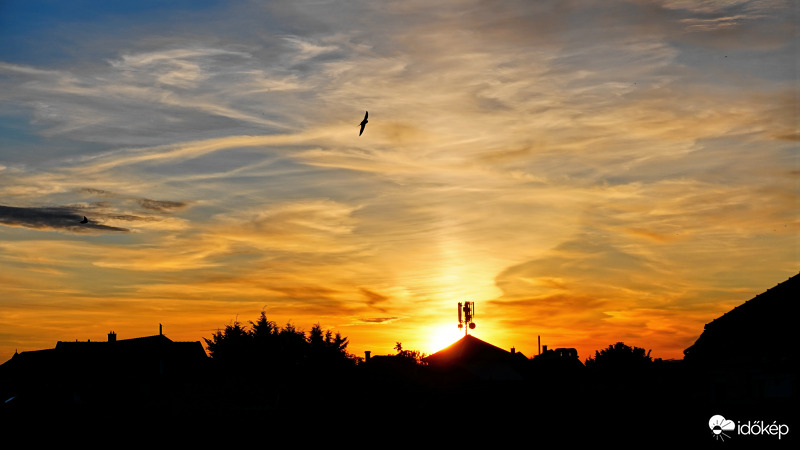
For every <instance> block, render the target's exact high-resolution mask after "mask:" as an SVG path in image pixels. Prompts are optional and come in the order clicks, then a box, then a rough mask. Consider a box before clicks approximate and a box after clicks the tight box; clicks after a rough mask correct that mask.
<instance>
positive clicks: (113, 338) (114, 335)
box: [108, 331, 117, 342]
mask: <svg viewBox="0 0 800 450" xmlns="http://www.w3.org/2000/svg"><path fill="white" fill-rule="evenodd" d="M108 342H117V333H114V332H113V331H112V332H110V333H108Z"/></svg>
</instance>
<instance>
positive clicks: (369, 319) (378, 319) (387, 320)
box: [359, 317, 399, 323]
mask: <svg viewBox="0 0 800 450" xmlns="http://www.w3.org/2000/svg"><path fill="white" fill-rule="evenodd" d="M398 319H399V317H365V318H361V319H359V320H360V321H361V322H364V323H391V322H394V321H395V320H398Z"/></svg>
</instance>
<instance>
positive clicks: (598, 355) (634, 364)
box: [586, 342, 653, 371]
mask: <svg viewBox="0 0 800 450" xmlns="http://www.w3.org/2000/svg"><path fill="white" fill-rule="evenodd" d="M594 355H595V356H594V358H591V357H590V358H588V359H587V360H586V367H587V368H594V369H599V370H613V371H630V370H638V369H643V368H646V367H649V366H650V365H651V363H652V362H653V360H652V358H650V351H648V352H647V353H646V354H645V350H644V349H643V348H639V347H630V346H628V345H625V344H624V343H622V342H617V343H616V344H614V345H609V346H608V347H607V348H604V349H602V350H600V351H595V352H594Z"/></svg>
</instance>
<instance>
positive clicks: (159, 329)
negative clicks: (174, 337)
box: [158, 324, 164, 336]
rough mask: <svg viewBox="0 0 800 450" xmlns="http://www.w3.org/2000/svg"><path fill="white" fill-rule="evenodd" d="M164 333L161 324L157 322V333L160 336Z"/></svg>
mask: <svg viewBox="0 0 800 450" xmlns="http://www.w3.org/2000/svg"><path fill="white" fill-rule="evenodd" d="M163 334H164V333H163V332H162V328H161V324H158V335H159V336H161V335H163Z"/></svg>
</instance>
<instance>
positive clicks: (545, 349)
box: [542, 345, 547, 353]
mask: <svg viewBox="0 0 800 450" xmlns="http://www.w3.org/2000/svg"><path fill="white" fill-rule="evenodd" d="M542 351H543V352H545V353H547V346H546V345H543V346H542Z"/></svg>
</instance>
